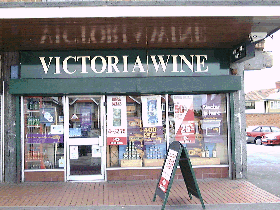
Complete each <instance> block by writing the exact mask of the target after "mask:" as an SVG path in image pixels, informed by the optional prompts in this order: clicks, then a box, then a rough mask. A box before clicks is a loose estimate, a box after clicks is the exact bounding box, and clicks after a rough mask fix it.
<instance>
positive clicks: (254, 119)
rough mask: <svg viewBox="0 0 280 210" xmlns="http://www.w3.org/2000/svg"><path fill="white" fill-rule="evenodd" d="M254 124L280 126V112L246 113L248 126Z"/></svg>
mask: <svg viewBox="0 0 280 210" xmlns="http://www.w3.org/2000/svg"><path fill="white" fill-rule="evenodd" d="M253 125H274V126H276V127H279V128H280V113H277V114H276V113H275V114H246V126H247V127H248V126H253Z"/></svg>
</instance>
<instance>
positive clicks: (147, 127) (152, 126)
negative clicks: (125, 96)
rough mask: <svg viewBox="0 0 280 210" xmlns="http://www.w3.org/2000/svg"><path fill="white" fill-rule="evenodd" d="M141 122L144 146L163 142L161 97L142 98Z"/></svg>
mask: <svg viewBox="0 0 280 210" xmlns="http://www.w3.org/2000/svg"><path fill="white" fill-rule="evenodd" d="M141 100H142V120H143V136H144V142H145V145H149V144H160V143H162V141H163V139H164V138H163V126H162V110H161V96H160V95H157V96H142V97H141Z"/></svg>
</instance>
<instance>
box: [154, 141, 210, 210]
mask: <svg viewBox="0 0 280 210" xmlns="http://www.w3.org/2000/svg"><path fill="white" fill-rule="evenodd" d="M178 165H179V166H180V169H181V172H182V175H183V178H184V181H185V184H186V187H187V190H188V194H189V197H190V199H192V195H193V196H195V197H197V198H198V199H199V200H200V202H201V204H202V208H203V209H205V205H204V202H203V199H202V196H201V193H200V190H199V187H198V184H197V181H196V178H195V174H194V171H193V168H192V165H191V161H190V158H189V155H188V151H187V149H186V148H185V147H184V146H183V145H182V144H181V143H180V142H179V141H174V142H172V143H171V144H170V145H169V149H168V152H167V156H166V158H165V161H164V164H163V166H162V171H161V175H160V177H159V180H158V183H157V187H156V191H155V194H154V199H153V201H155V200H156V196H157V195H158V196H159V197H160V198H161V199H162V200H163V204H162V208H161V209H162V210H164V209H165V205H166V203H167V199H168V196H169V192H170V189H171V186H172V183H173V179H174V176H175V172H176V169H177V166H178Z"/></svg>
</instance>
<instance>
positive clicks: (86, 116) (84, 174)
mask: <svg viewBox="0 0 280 210" xmlns="http://www.w3.org/2000/svg"><path fill="white" fill-rule="evenodd" d="M67 104H68V106H67V112H66V114H65V116H66V118H67V119H65V122H68V123H65V127H66V128H65V131H66V133H67V134H68V135H67V136H68V138H67V160H68V161H67V172H66V173H67V176H66V177H67V180H69V181H71V180H72V181H95V180H104V174H105V173H104V171H105V166H104V164H103V163H104V162H105V161H104V157H105V152H106V151H105V147H104V142H103V141H104V138H103V129H102V128H103V124H104V121H103V120H104V116H105V114H104V113H105V110H104V106H103V104H104V97H101V96H73V97H66V105H67ZM67 113H68V114H67Z"/></svg>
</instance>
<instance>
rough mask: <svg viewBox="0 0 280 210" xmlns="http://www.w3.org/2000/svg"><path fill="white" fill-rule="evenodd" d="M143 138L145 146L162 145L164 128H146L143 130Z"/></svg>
mask: <svg viewBox="0 0 280 210" xmlns="http://www.w3.org/2000/svg"><path fill="white" fill-rule="evenodd" d="M143 137H144V141H145V145H147V144H157V143H162V140H163V127H162V126H157V127H145V128H143Z"/></svg>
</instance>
